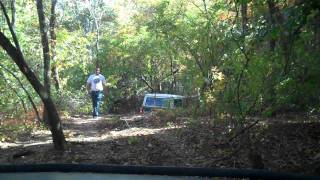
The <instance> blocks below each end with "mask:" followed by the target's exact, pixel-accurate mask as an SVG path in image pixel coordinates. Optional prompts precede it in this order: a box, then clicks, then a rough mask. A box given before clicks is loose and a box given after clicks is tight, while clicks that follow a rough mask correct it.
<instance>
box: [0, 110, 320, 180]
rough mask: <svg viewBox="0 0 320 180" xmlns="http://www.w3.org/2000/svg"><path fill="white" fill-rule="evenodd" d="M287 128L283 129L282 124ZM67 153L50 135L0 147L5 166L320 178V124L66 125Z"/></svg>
mask: <svg viewBox="0 0 320 180" xmlns="http://www.w3.org/2000/svg"><path fill="white" fill-rule="evenodd" d="M280 122H282V123H280ZM63 128H64V133H65V136H66V138H67V141H68V148H67V150H66V151H64V152H58V151H55V150H53V146H52V141H51V137H50V132H49V131H44V130H42V131H33V132H31V133H29V134H24V135H21V137H19V138H18V140H16V141H15V142H11V143H9V142H1V143H0V147H1V150H0V163H2V164H30V163H75V164H81V163H85V164H113V165H157V166H187V167H227V168H233V167H235V168H263V169H269V170H274V171H285V172H299V173H305V174H317V175H319V174H320V123H317V122H296V121H295V122H289V121H272V120H261V121H260V122H259V123H258V124H257V125H256V126H254V127H253V128H251V129H250V134H249V135H248V136H247V139H249V140H250V141H249V142H248V141H247V139H244V138H243V136H244V135H242V136H239V138H238V137H237V138H234V139H232V140H231V141H229V140H230V139H231V138H232V137H234V135H235V134H237V132H238V131H234V130H232V129H231V128H230V127H229V126H227V125H226V123H225V122H215V124H213V122H212V121H208V120H205V118H204V119H202V120H197V121H195V120H192V119H190V118H187V117H175V116H170V117H168V116H162V115H161V114H149V115H144V116H141V115H126V116H120V115H106V116H103V117H101V118H100V119H92V118H91V117H87V116H75V117H70V118H65V119H63ZM244 134H245V133H244Z"/></svg>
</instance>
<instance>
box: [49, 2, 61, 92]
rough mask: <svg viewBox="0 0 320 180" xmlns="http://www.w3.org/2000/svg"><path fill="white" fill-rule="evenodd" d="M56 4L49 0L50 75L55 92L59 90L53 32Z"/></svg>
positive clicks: (54, 35)
mask: <svg viewBox="0 0 320 180" xmlns="http://www.w3.org/2000/svg"><path fill="white" fill-rule="evenodd" d="M56 4H57V0H51V15H50V23H49V26H50V42H51V43H50V44H51V60H52V62H53V64H52V68H51V71H52V77H53V80H54V85H55V89H56V91H57V92H59V91H60V81H59V71H58V68H57V59H56V32H55V25H56V12H55V7H56Z"/></svg>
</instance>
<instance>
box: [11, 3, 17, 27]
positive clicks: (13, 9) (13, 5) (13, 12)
mask: <svg viewBox="0 0 320 180" xmlns="http://www.w3.org/2000/svg"><path fill="white" fill-rule="evenodd" d="M15 24H16V1H15V0H11V26H12V28H13V29H14V28H15Z"/></svg>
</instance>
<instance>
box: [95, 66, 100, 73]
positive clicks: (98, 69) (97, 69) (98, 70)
mask: <svg viewBox="0 0 320 180" xmlns="http://www.w3.org/2000/svg"><path fill="white" fill-rule="evenodd" d="M99 74H100V68H99V67H96V75H99Z"/></svg>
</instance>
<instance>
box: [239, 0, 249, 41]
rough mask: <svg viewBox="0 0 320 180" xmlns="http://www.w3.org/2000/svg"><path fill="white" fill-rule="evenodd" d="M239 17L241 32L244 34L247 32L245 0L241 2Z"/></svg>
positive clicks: (246, 6) (246, 5)
mask: <svg viewBox="0 0 320 180" xmlns="http://www.w3.org/2000/svg"><path fill="white" fill-rule="evenodd" d="M241 18H242V34H243V36H246V34H247V33H248V4H247V2H246V1H244V2H242V3H241Z"/></svg>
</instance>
